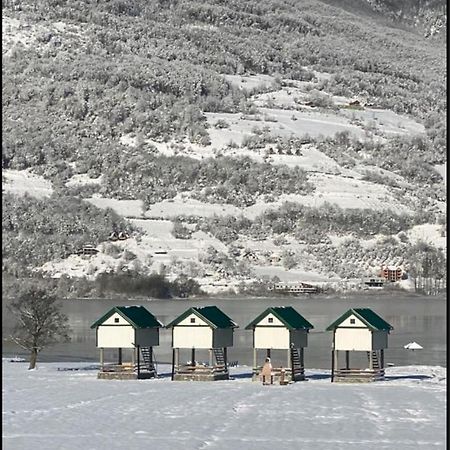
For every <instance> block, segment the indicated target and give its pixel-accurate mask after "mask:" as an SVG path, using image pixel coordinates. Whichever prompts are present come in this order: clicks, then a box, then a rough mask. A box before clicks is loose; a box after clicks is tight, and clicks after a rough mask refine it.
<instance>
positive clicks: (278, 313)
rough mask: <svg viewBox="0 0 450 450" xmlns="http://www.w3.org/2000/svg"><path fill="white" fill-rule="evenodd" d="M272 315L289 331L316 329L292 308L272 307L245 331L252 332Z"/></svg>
mask: <svg viewBox="0 0 450 450" xmlns="http://www.w3.org/2000/svg"><path fill="white" fill-rule="evenodd" d="M270 313H272V314H273V315H274V316H275V317H276V318H277V319H279V320H280V321H281V322H282V323H283V324H284V325H285V327H286V328H287V329H289V330H310V329H311V328H314V326H313V325H312V324H310V323H309V322H308V321H307V320H306V319H305V318H304V317H303V316H302V315H301V314H299V313H298V312H297V311H296V310H295V309H294V308H293V307H292V306H272V307H270V308H267V309H266V310H265V311H264V312H263V313H261V314H260V315H259V316H258V317H257V318H256V319H255V320H253V321H252V322H250V323H249V324H248V325H247V326H246V327H245V329H246V330H251V329H253V327H254V326H255V325H257V324H258V323H259V322H260V321H261V320H262V319H263V318H264V317H265V316H267V315H268V314H270Z"/></svg>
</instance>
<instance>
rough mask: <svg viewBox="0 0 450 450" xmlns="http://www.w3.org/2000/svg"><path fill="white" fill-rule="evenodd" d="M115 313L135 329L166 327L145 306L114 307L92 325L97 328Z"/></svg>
mask: <svg viewBox="0 0 450 450" xmlns="http://www.w3.org/2000/svg"><path fill="white" fill-rule="evenodd" d="M114 313H118V314H120V315H121V316H122V317H123V318H124V319H125V320H127V321H128V322H129V323H130V325H132V326H133V327H135V328H160V327H163V326H164V325H163V324H162V323H161V322H160V321H159V320H158V319H157V318H156V317H155V316H154V315H153V314H152V313H151V312H150V311H149V310H148V309H146V308H145V307H144V306H114V308H112V309H110V310H109V311H108V312H107V313H106V314H105V315H104V316H102V317H100V319H98V320H97V321H96V322H94V323H93V324H92V325H91V328H97V327H98V326H100V325H101V324H102V323H103V322H104V321H105V320H107V319H109V318H110V317H111V316H112V315H113V314H114Z"/></svg>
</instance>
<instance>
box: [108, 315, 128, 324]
mask: <svg viewBox="0 0 450 450" xmlns="http://www.w3.org/2000/svg"><path fill="white" fill-rule="evenodd" d="M116 319H117V320H118V322H116V321H115V320H116ZM102 325H130V323H129V322H128V321H127V320H125V319H124V318H123V317H122V316H121V315H120V314H119V313H114V314H113V315H112V316H111V317H109V318H108V319H106V320H105V321H104V322H103V323H102Z"/></svg>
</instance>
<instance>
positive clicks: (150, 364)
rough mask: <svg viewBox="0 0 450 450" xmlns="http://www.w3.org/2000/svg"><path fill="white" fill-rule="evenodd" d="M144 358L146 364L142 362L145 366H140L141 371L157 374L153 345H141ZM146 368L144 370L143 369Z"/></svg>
mask: <svg viewBox="0 0 450 450" xmlns="http://www.w3.org/2000/svg"><path fill="white" fill-rule="evenodd" d="M140 350H141V355H142V360H143V361H144V364H142V366H143V367H140V368H139V369H140V371H141V372H146V373H149V374H152V375H153V376H156V368H155V364H154V361H153V348H152V347H140ZM142 369H144V370H142Z"/></svg>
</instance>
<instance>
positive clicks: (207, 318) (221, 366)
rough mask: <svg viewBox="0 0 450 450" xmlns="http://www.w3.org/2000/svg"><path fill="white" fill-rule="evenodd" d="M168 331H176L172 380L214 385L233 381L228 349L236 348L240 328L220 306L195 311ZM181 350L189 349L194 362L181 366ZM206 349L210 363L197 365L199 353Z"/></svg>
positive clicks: (182, 315)
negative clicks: (234, 344) (235, 340)
mask: <svg viewBox="0 0 450 450" xmlns="http://www.w3.org/2000/svg"><path fill="white" fill-rule="evenodd" d="M166 328H171V329H172V348H173V352H172V380H196V381H214V380H227V379H229V372H228V364H227V348H228V347H232V346H233V332H234V329H235V328H237V325H236V323H234V322H233V320H231V319H230V318H229V317H228V316H227V315H226V314H225V313H224V312H222V311H221V310H220V309H219V308H217V306H204V307H201V308H200V307H192V308H189V309H188V310H187V311H185V312H184V313H183V314H181V316H179V317H177V318H176V319H175V320H173V321H172V322H171V323H169V324H168V325H167V327H166ZM180 349H189V350H190V356H191V359H190V361H189V362H188V363H186V364H181V363H180ZM202 349H206V350H208V352H209V363H208V364H206V363H203V364H200V363H197V362H196V359H195V358H196V351H197V350H202Z"/></svg>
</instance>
